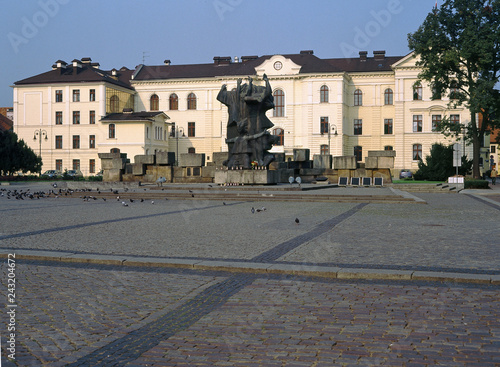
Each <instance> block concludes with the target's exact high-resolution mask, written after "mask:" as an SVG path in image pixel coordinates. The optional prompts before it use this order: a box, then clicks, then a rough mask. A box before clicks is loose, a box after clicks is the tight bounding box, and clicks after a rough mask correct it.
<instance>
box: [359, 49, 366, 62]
mask: <svg viewBox="0 0 500 367" xmlns="http://www.w3.org/2000/svg"><path fill="white" fill-rule="evenodd" d="M366 55H368V51H359V59H360V60H361V61H366Z"/></svg>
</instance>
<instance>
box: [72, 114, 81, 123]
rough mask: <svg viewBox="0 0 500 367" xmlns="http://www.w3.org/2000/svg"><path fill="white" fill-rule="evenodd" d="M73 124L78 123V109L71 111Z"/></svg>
mask: <svg viewBox="0 0 500 367" xmlns="http://www.w3.org/2000/svg"><path fill="white" fill-rule="evenodd" d="M73 125H80V111H73Z"/></svg>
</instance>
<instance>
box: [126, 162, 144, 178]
mask: <svg viewBox="0 0 500 367" xmlns="http://www.w3.org/2000/svg"><path fill="white" fill-rule="evenodd" d="M127 166H131V167H132V172H130V173H132V174H133V175H136V176H139V175H143V174H144V173H145V171H146V170H145V169H144V168H145V166H144V164H142V163H133V164H129V165H127ZM127 173H129V172H127Z"/></svg>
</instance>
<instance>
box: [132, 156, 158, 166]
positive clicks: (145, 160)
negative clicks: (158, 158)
mask: <svg viewBox="0 0 500 367" xmlns="http://www.w3.org/2000/svg"><path fill="white" fill-rule="evenodd" d="M134 163H142V164H155V156H154V155H152V154H148V155H136V156H135V157H134Z"/></svg>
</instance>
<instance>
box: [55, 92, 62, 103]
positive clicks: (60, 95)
mask: <svg viewBox="0 0 500 367" xmlns="http://www.w3.org/2000/svg"><path fill="white" fill-rule="evenodd" d="M62 101H63V91H62V90H61V89H58V90H56V102H62Z"/></svg>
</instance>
